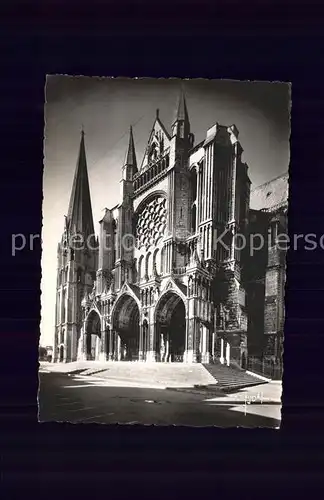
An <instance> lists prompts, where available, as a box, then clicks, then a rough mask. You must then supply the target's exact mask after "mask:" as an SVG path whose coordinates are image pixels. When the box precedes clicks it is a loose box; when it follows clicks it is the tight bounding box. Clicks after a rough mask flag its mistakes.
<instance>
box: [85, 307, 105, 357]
mask: <svg viewBox="0 0 324 500" xmlns="http://www.w3.org/2000/svg"><path fill="white" fill-rule="evenodd" d="M100 338H101V331H100V317H99V314H98V313H97V312H96V311H91V312H90V314H89V316H88V319H87V325H86V357H87V360H91V361H94V360H95V359H96V358H97V354H99V343H100Z"/></svg>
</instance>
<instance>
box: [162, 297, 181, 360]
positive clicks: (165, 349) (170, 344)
mask: <svg viewBox="0 0 324 500" xmlns="http://www.w3.org/2000/svg"><path fill="white" fill-rule="evenodd" d="M185 349H186V309H185V305H184V303H183V300H182V299H181V297H179V295H177V294H176V293H174V292H170V293H167V294H166V295H165V296H164V297H163V299H162V300H161V302H160V304H159V305H158V310H157V312H156V352H157V359H158V360H159V361H162V362H173V363H179V362H180V363H181V362H183V358H184V352H185Z"/></svg>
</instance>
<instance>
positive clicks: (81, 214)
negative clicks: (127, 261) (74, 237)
mask: <svg viewBox="0 0 324 500" xmlns="http://www.w3.org/2000/svg"><path fill="white" fill-rule="evenodd" d="M66 223H67V227H68V230H69V231H70V232H71V233H72V234H73V233H75V232H78V233H81V234H82V235H83V237H84V238H87V237H88V236H89V235H90V234H91V235H94V225H93V217H92V208H91V198H90V188H89V179H88V169H87V159H86V152H85V144H84V130H83V127H82V130H81V141H80V149H79V157H78V162H77V166H76V170H75V175H74V180H73V186H72V193H71V198H70V204H69V210H68V215H67V217H66Z"/></svg>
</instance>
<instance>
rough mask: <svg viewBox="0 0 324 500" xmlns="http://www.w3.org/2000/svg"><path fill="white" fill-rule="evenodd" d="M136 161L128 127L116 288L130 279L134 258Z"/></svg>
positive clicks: (122, 181)
mask: <svg viewBox="0 0 324 500" xmlns="http://www.w3.org/2000/svg"><path fill="white" fill-rule="evenodd" d="M137 171H138V170H137V161H136V154H135V144H134V137H133V129H132V127H130V131H129V143H128V149H127V153H126V159H125V162H124V165H123V168H122V179H121V181H120V187H121V199H122V202H121V204H120V206H119V209H118V212H119V213H118V224H117V242H116V245H117V248H116V288H117V290H118V289H120V288H121V287H122V285H123V283H124V282H125V281H127V280H130V279H131V276H132V266H133V260H134V248H133V247H134V242H133V239H132V234H133V215H134V209H133V193H134V183H133V180H134V175H135V174H137Z"/></svg>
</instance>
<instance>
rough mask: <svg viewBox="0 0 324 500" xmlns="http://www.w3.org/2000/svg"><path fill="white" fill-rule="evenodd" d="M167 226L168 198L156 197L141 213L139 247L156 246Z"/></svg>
mask: <svg viewBox="0 0 324 500" xmlns="http://www.w3.org/2000/svg"><path fill="white" fill-rule="evenodd" d="M165 228H166V199H165V198H162V197H157V198H154V200H152V201H151V202H150V203H148V204H147V205H146V207H145V208H144V210H143V211H142V212H141V213H140V215H139V217H138V222H137V228H136V239H137V247H138V248H141V247H149V246H155V245H156V243H157V241H158V240H159V238H161V236H163V235H164V232H165Z"/></svg>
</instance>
